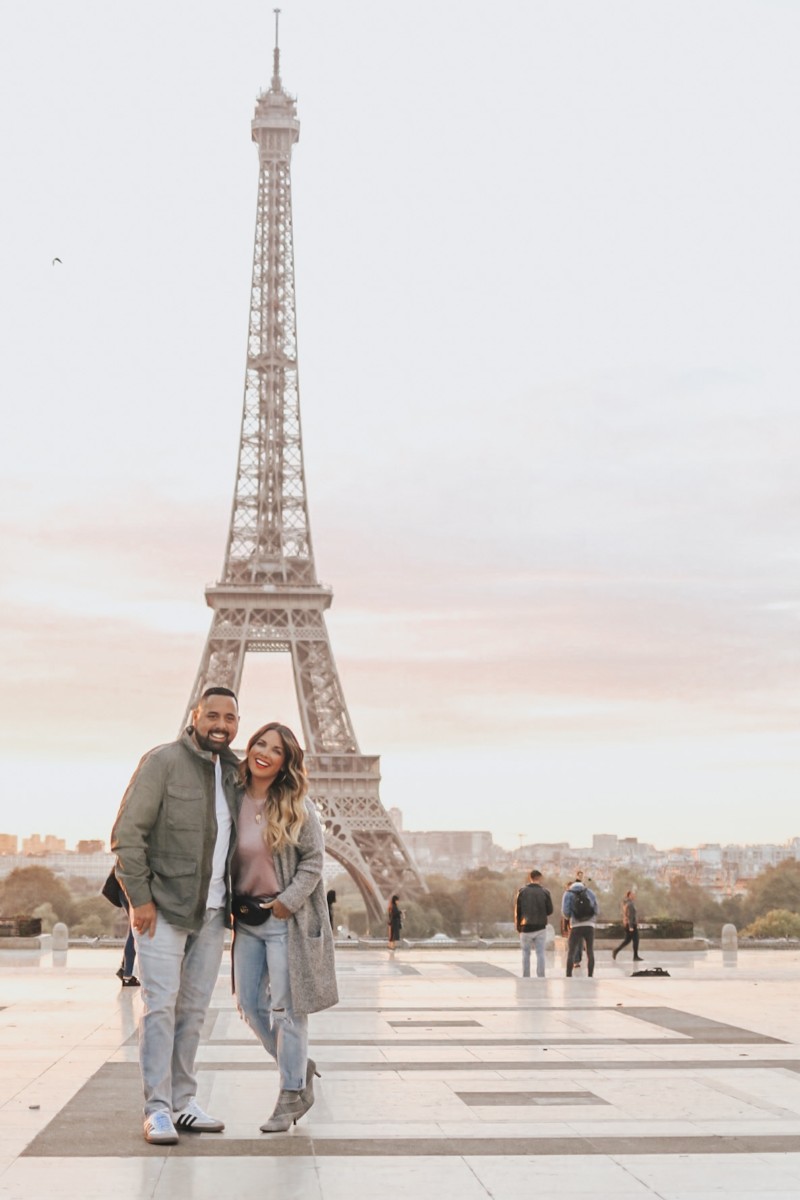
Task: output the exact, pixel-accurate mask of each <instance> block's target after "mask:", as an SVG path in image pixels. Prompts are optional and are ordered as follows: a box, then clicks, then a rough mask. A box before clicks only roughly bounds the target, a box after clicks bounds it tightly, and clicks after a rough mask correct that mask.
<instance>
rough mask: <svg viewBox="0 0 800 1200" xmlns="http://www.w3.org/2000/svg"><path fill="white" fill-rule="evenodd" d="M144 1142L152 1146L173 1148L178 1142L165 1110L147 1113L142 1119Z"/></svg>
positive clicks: (170, 1118) (169, 1117) (176, 1133)
mask: <svg viewBox="0 0 800 1200" xmlns="http://www.w3.org/2000/svg"><path fill="white" fill-rule="evenodd" d="M144 1140H145V1141H146V1142H152V1143H153V1145H154V1146H174V1145H175V1143H176V1142H177V1140H178V1131H177V1129H176V1128H175V1126H174V1125H173V1124H172V1117H171V1116H170V1115H169V1113H168V1112H167V1111H166V1109H163V1108H160V1109H159V1110H158V1112H154V1113H149V1114H148V1116H146V1117H145V1119H144Z"/></svg>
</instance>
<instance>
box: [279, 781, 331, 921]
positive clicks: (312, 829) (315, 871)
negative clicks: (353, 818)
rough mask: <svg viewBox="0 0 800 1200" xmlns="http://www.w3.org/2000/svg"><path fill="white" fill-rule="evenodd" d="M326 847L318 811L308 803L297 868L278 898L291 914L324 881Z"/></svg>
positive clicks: (301, 831) (298, 847)
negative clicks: (323, 860) (323, 863)
mask: <svg viewBox="0 0 800 1200" xmlns="http://www.w3.org/2000/svg"><path fill="white" fill-rule="evenodd" d="M324 846H325V843H324V839H323V834H322V826H321V825H320V821H319V817H318V816H317V811H316V809H315V808H314V807H313V805H312V804H310V803H306V819H305V822H304V824H303V828H302V829H301V830H300V840H299V842H298V845H297V853H298V862H297V867H296V868H295V873H294V875H293V877H292V879H291V880H290V882H289V883H288V884H287V886H286V887H285V888H284V890H283V891H282V892H281V894H280V896H278V899H279V900H280V902H281V904H285V905H286V907H287V908H288V909H289V911H290V912H293V913H294V912H297V910H298V908H300V907H301V906H302V904H303V902H304V901H305V900H307V899H308V897H309V896H310V895H311V893H312V892H313V891H314V888H315V887H316V886H317V884H318V883H319V881H320V880H321V879H322V856H323V851H324Z"/></svg>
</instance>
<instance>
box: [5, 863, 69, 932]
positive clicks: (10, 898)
mask: <svg viewBox="0 0 800 1200" xmlns="http://www.w3.org/2000/svg"><path fill="white" fill-rule="evenodd" d="M41 904H49V905H50V906H51V907H52V909H53V911H54V912H55V913H56V914H57V916H58V920H59V921H64V922H66V924H67V925H71V924H72V922H73V917H74V911H75V910H74V904H73V900H72V896H71V894H70V892H69V889H68V888H67V886H66V884H65V883H64V882H63V881H62V880H61V879H59V878H58V877H57V876H55V875H54V874H53V872H52V871H49V870H48V869H47V867H17V868H16V870H14V871H12V872H11V874H10V875H8V876H7V877H6V878H5V879H4V880H3V881H2V883H0V913H2V915H3V916H4V917H16V916H30V915H31V914H32V912H33V910H34V909H35V908H38V907H39V905H41Z"/></svg>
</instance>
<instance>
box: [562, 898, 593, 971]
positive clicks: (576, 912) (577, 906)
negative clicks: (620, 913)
mask: <svg viewBox="0 0 800 1200" xmlns="http://www.w3.org/2000/svg"><path fill="white" fill-rule="evenodd" d="M561 911H562V913H563V914H564V916H565V917H566V918H567V919H568V921H569V947H568V949H567V976H568V977H571V975H572V970H573V967H574V966H575V962H576V960H577V958H578V956H579V954H580V951H581V948H582V946H583V944H584V942H585V943H586V963H587V966H588V968H589V978H590V979H591V977H592V975H594V928H595V924H596V923H597V914H598V912H599V905H598V903H597V897H596V896H595V894H594V892H593V891H592V889H591V888H588V887H586V885H585V884H584V883H581V882H580V880H576V881H575V883H573V884H572V886H571V887H570V888H568V890H567V891H566V892H565V893H564V899H563V900H562V902H561Z"/></svg>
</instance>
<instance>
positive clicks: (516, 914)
mask: <svg viewBox="0 0 800 1200" xmlns="http://www.w3.org/2000/svg"><path fill="white" fill-rule="evenodd" d="M520 891H522V888H520V889H519V891H518V892H517V894H516V896H515V897H514V928H515V929H516V931H517V933H519V892H520Z"/></svg>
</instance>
